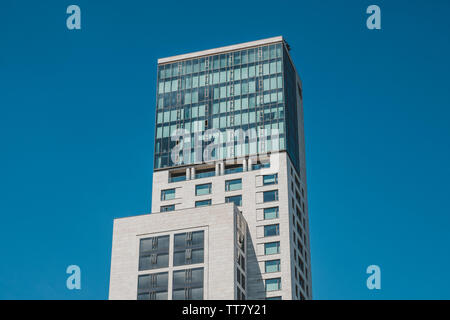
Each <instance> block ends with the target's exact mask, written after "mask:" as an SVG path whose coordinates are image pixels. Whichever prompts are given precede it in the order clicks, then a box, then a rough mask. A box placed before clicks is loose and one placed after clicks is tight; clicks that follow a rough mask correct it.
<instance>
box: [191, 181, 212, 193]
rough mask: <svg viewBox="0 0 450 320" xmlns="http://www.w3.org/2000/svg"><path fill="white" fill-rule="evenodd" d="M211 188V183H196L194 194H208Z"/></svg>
mask: <svg viewBox="0 0 450 320" xmlns="http://www.w3.org/2000/svg"><path fill="white" fill-rule="evenodd" d="M211 189H212V186H211V183H205V184H198V185H196V186H195V195H196V196H202V195H205V194H210V193H211Z"/></svg>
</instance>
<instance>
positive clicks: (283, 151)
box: [110, 37, 312, 300]
mask: <svg viewBox="0 0 450 320" xmlns="http://www.w3.org/2000/svg"><path fill="white" fill-rule="evenodd" d="M211 146H213V148H209V147H211ZM175 151H176V152H175ZM154 157H155V159H154V173H153V192H152V214H149V215H143V216H136V217H129V218H123V219H116V220H115V221H114V233H113V248H112V260H111V280H110V299H285V300H291V299H311V298H312V292H311V261H310V244H309V218H308V202H307V196H306V195H307V187H306V167H305V147H304V133H303V104H302V85H301V81H300V79H299V76H298V74H297V72H296V69H295V67H294V65H293V63H292V60H291V57H290V55H289V46H288V45H287V43H286V42H285V41H284V39H283V38H282V37H274V38H269V39H265V40H259V41H253V42H248V43H243V44H238V45H232V46H227V47H221V48H217V49H212V50H205V51H201V52H195V53H189V54H184V55H179V56H174V57H169V58H164V59H159V60H158V85H157V101H156V125H155V155H154ZM237 221H238V222H237ZM194 238H195V241H194V240H193V239H194ZM194 243H195V244H194ZM194 278H195V281H194V280H193V279H194ZM193 283H194V285H193Z"/></svg>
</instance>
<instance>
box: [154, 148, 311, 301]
mask: <svg viewBox="0 0 450 320" xmlns="http://www.w3.org/2000/svg"><path fill="white" fill-rule="evenodd" d="M248 161H249V159H245V158H241V159H236V161H235V163H237V164H243V163H244V162H247V165H246V167H247V169H248V171H244V172H240V173H232V174H223V175H218V176H212V177H206V178H200V179H191V180H188V181H180V182H169V181H170V180H169V174H170V170H161V171H155V172H154V174H153V195H152V199H153V201H152V211H153V212H159V211H160V208H161V207H162V206H167V205H172V204H173V205H175V209H176V210H178V209H185V208H193V207H195V202H196V201H200V200H207V199H211V202H212V205H213V206H214V205H216V204H220V203H225V198H226V197H230V196H236V195H242V206H239V207H238V209H239V210H240V211H241V212H242V214H243V216H244V218H245V220H246V222H247V225H248V231H249V232H248V238H247V274H248V279H247V283H248V288H247V295H248V299H265V298H270V297H282V299H285V300H291V299H300V298H304V299H308V298H311V295H312V293H311V267H310V259H309V257H310V246H309V232H307V230H309V224H308V221H309V219H308V215H307V201H306V197H305V195H306V194H305V192H306V184H305V183H304V181H303V180H302V179H300V177H299V176H298V175H297V174H296V171H295V170H294V168H293V166H292V163H291V161H290V160H289V157H288V155H287V153H286V152H280V153H275V154H271V155H270V156H261V157H259V160H258V161H260V162H262V163H270V167H269V168H262V169H258V170H250V169H251V167H252V166H251V165H250V166H249V165H248ZM253 163H256V159H253ZM224 164H225V162H224ZM206 166H208V164H202V165H199V166H191V167H187V168H183V169H182V170H186V169H190V168H192V167H194V168H195V167H198V168H205V167H206ZM210 166H213V164H211V165H210ZM174 170H175V169H174ZM178 170H179V169H178ZM274 173H276V174H277V175H278V183H277V184H273V185H263V176H264V175H271V174H274ZM234 179H242V189H241V190H235V191H225V182H226V181H228V180H234ZM206 183H211V185H212V190H211V194H206V195H201V196H196V195H195V187H196V185H202V184H206ZM167 189H175V198H174V199H171V200H161V191H162V190H167ZM270 190H278V195H279V199H278V201H270V202H264V201H263V193H264V191H270ZM302 190H303V192H302ZM302 194H303V196H302ZM271 207H278V208H279V217H278V218H276V219H269V220H265V219H264V216H263V209H264V208H271ZM297 208H298V209H299V210H297ZM272 224H279V226H280V228H279V230H280V231H279V233H280V234H279V235H278V236H270V237H264V226H265V225H272ZM275 241H279V242H280V253H279V254H270V255H265V254H264V244H265V243H270V242H275ZM298 241H300V244H298V243H297V242H298ZM300 245H301V247H302V249H301V250H302V254H300V252H299V251H300V250H299V248H298V247H299V246H300ZM273 259H280V261H281V270H280V272H276V273H272V272H271V273H265V272H264V271H265V270H264V262H265V261H267V260H273ZM299 259H300V261H301V263H298V262H299ZM301 264H303V270H304V271H303V272H302V271H300V265H301ZM277 277H280V278H281V290H276V291H271V292H266V291H265V285H264V281H265V280H266V279H271V278H277ZM300 277H303V283H304V284H303V285H301V280H300V279H301V278H300ZM296 286H297V287H296ZM307 288H308V289H307ZM300 294H301V295H300Z"/></svg>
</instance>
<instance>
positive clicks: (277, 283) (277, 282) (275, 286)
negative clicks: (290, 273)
mask: <svg viewBox="0 0 450 320" xmlns="http://www.w3.org/2000/svg"><path fill="white" fill-rule="evenodd" d="M276 290H281V278H273V279H266V291H276Z"/></svg>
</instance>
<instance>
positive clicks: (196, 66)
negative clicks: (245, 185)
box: [154, 42, 298, 169]
mask: <svg viewBox="0 0 450 320" xmlns="http://www.w3.org/2000/svg"><path fill="white" fill-rule="evenodd" d="M284 50H285V49H284V45H283V44H282V42H280V43H275V44H269V45H263V46H259V47H252V48H248V49H243V50H236V51H231V52H227V53H222V54H216V55H209V56H203V57H198V58H193V59H186V60H181V61H175V62H173V63H165V64H160V65H158V79H157V80H158V85H157V102H156V105H157V107H156V131H155V161H154V165H155V169H160V168H165V167H172V166H175V165H176V164H175V163H173V161H172V159H171V155H170V153H171V150H172V149H173V148H174V147H175V146H176V141H171V134H172V133H173V132H174V131H175V130H176V129H185V130H187V131H188V132H189V133H190V141H188V140H189V139H185V141H183V146H186V145H187V146H189V144H190V147H191V148H193V147H194V139H195V137H194V133H196V132H198V133H201V132H204V131H205V130H207V129H219V130H225V129H234V130H237V129H242V130H244V131H247V130H249V129H250V130H255V132H257V131H258V132H259V130H260V129H265V132H266V135H267V134H270V132H271V130H273V129H277V130H278V132H279V143H278V144H273V145H272V143H271V141H270V137H269V140H268V141H267V142H266V144H265V146H264V147H263V148H265V150H258V148H259V147H258V145H257V143H256V142H251V141H248V139H245V143H244V144H243V145H242V146H240V145H238V144H237V143H236V142H235V143H234V144H235V147H234V149H233V150H229V149H227V148H225V147H221V148H219V149H217V150H218V152H217V154H216V153H213V154H212V159H223V158H230V157H231V158H233V157H235V156H243V155H251V154H257V153H258V152H261V151H262V152H267V151H271V150H285V149H286V140H285V139H286V138H285V137H286V128H285V123H286V121H287V119H286V107H285V104H286V99H285V94H286V90H285V88H284V76H283V74H284V73H285V72H286V71H290V70H291V69H289V68H288V67H286V66H285V63H284V61H285V60H286V54H285V51H284ZM294 80H295V78H294ZM291 102H292V101H291V100H289V103H291ZM295 107H296V106H293V108H295ZM216 139H219V138H218V137H216ZM227 139H229V141H232V140H234V139H235V138H233V137H231V138H230V137H228V138H227V136H226V135H225V134H223V135H222V137H221V138H220V141H219V140H214V143H227V142H228V140H227ZM211 142H212V141H211V140H210V141H203V142H201V143H203V146H202V147H203V150H204V149H205V146H206V145H208V144H210V143H211ZM297 149H298V147H297ZM184 156H185V158H183V163H184V164H190V163H197V162H201V161H202V158H201V152H196V151H195V150H193V149H192V150H191V152H190V153H189V154H187V155H184ZM297 158H298V157H297Z"/></svg>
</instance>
